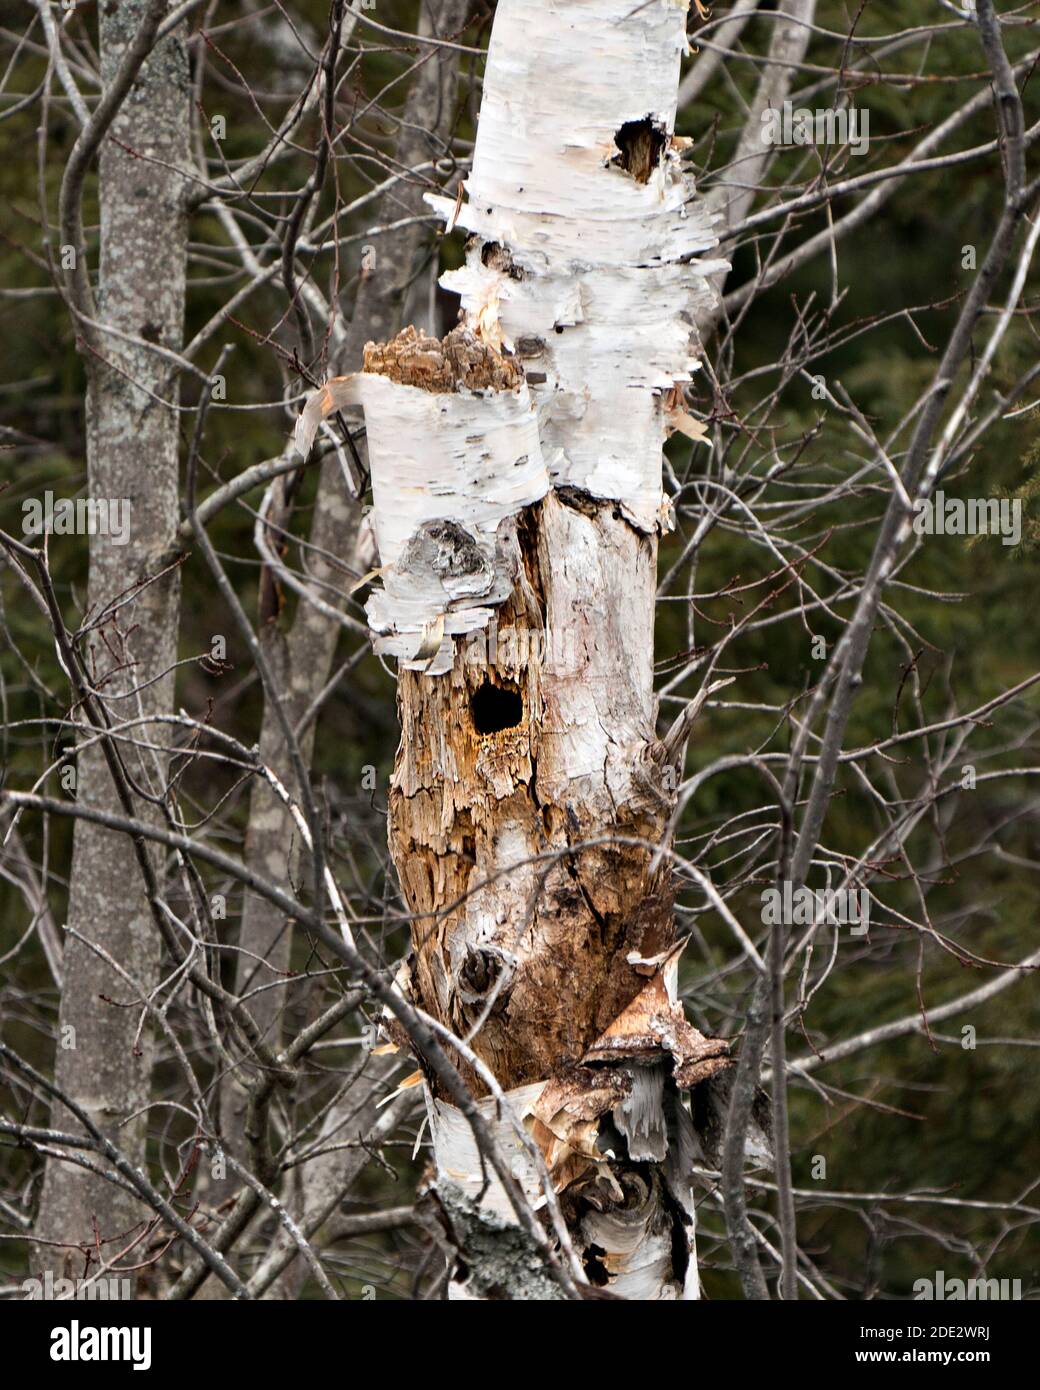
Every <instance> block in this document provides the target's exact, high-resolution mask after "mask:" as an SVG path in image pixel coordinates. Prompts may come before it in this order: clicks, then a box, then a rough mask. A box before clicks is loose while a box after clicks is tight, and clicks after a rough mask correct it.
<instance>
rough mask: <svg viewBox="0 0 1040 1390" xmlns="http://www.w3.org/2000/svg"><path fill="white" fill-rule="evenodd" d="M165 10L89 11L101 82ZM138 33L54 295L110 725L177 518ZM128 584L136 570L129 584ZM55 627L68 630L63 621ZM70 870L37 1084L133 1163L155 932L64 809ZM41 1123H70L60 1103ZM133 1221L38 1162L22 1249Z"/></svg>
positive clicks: (176, 239) (164, 140) (148, 632)
mask: <svg viewBox="0 0 1040 1390" xmlns="http://www.w3.org/2000/svg"><path fill="white" fill-rule="evenodd" d="M165 12H166V6H165V5H163V4H161V3H158V4H157V3H156V0H151V2H150V3H146V0H123V3H120V4H118V5H102V6H101V7H100V11H99V16H98V23H99V29H100V43H101V71H102V78H103V81H104V84H105V87H106V89H107V88H110V87H111V85H112V83H113V81H114V79H115V78H116V75H117V73H118V72H119V71H120V68H121V65H122V64H123V63H124V61H125V60H126V58H127V55H128V53H130V52H131V50H132V49H133V48H134V46H135V44H136V43H138V42H141V41H142V39H143V37H144V36H146V34H147V32H148V31H149V30H150V32H151V36H152V42H154V35H155V30H156V28H157V26H158V23H159V20H160V19H161V18H163V17H164V15H165ZM152 42H150V43H149V45H148V47H149V48H151V52H150V56H148V57H147V59H146V60H145V61H144V63H143V65H142V66H141V67H140V69H139V71H138V72H137V76H136V79H135V81H134V82H133V84H132V86H131V87H130V89H129V91H128V93H127V95H126V97H125V99H124V101H123V103H122V106H121V108H120V109H119V113H118V115H116V117H115V119H114V121H113V123H112V125H111V128H110V130H109V131H108V136H107V138H105V139H104V140H103V143H102V145H101V148H100V155H99V174H98V201H99V206H100V216H101V243H100V253H99V264H98V283H97V300H96V306H95V304H94V303H93V293H92V292H91V290H90V288H89V281H88V279H87V275H88V268H87V266H86V264H85V259H86V257H85V247H84V246H83V245H82V244H81V245H77V246H76V247H75V255H76V261H77V265H76V267H75V268H74V270H75V271H79V272H81V273H82V279H81V280H80V282H79V289H80V293H79V295H77V294H76V293H75V292H73V294H72V301H73V305H74V310H75V309H79V310H80V311H81V312H82V313H84V314H88V315H90V317H91V318H92V319H93V320H94V323H95V324H96V325H97V326H96V327H95V326H93V325H92V324H91V322H90V321H89V320H88V319H87V318H85V317H79V315H78V314H77V315H76V317H75V319H74V327H75V330H76V333H77V336H78V337H79V338H80V339H81V341H82V342H85V344H86V345H87V346H86V351H85V352H84V357H85V360H86V363H87V374H88V394H87V406H86V410H87V470H88V491H89V495H90V496H91V497H92V498H95V499H113V500H119V501H120V502H123V503H126V504H129V539H128V540H127V543H126V544H125V545H117V544H115V542H114V541H113V539H112V537H111V536H108V535H102V534H97V535H93V536H91V539H90V574H89V582H88V587H87V612H88V614H89V620H90V621H92V622H93V623H94V624H95V625H96V626H95V627H94V630H93V632H92V633H91V634H90V635H89V636H88V637H87V639H86V641H85V643H84V644H83V646H82V647H81V652H82V654H83V656H84V657H85V658H86V661H87V667H88V670H89V671H90V676H91V678H92V680H93V681H94V684H95V688H96V689H97V690H98V691H99V692H100V695H101V698H102V701H103V703H104V706H105V708H106V709H107V711H108V715H109V718H110V721H111V723H112V724H114V725H117V724H119V723H121V722H123V721H125V720H134V719H139V718H145V719H147V718H148V717H149V716H151V715H156V714H163V713H169V711H170V710H171V708H172V702H173V667H174V663H175V661H176V657H177V623H178V611H179V592H180V591H179V581H178V578H177V574H176V571H175V570H174V571H172V572H169V573H167V574H166V576H165V577H163V578H161V579H157V580H156V579H154V576H155V574H156V573H157V571H158V569H159V568H160V566H159V565H158V564H157V558H158V557H159V556H162V555H163V554H164V553H166V552H169V550H170V547H171V545H172V543H173V541H174V538H175V535H176V530H177V524H178V520H179V517H178V504H177V497H178V476H177V474H178V437H179V422H178V416H177V412H176V410H175V409H173V408H171V405H170V404H169V402H173V403H175V402H176V399H177V368H176V366H171V363H170V362H169V360H168V359H165V358H164V357H162V356H160V355H159V354H158V353H157V352H155V351H153V350H152V348H151V347H150V346H148V344H150V343H154V344H156V345H157V346H159V347H161V348H165V349H173V350H176V349H177V348H179V347H180V345H181V340H182V332H183V318H184V291H185V265H186V250H187V240H186V238H187V221H186V217H185V212H184V204H183V194H184V179H183V176H182V175H181V174H180V173H178V172H177V170H178V169H184V168H186V167H187V162H188V122H189V111H190V82H189V71H188V56H187V49H186V46H185V43H184V36H183V30H182V29H178V30H175V31H174V32H173V33H172V34H171V35H170V36H169V37H167V38H165V39H164V40H163V41H162V42H160V43H159V44H158V45H155V46H154V48H152ZM146 51H147V50H146ZM96 119H97V117H96V116H95V120H96ZM73 158H75V156H73ZM71 162H72V161H70V163H71ZM63 200H64V190H63ZM84 286H86V288H85V289H84V288H83V287H84ZM106 329H111V330H113V332H107V331H105V330H106ZM116 334H121V335H129V336H130V337H132V338H133V339H135V340H137V341H136V342H130V341H128V340H127V337H126V336H116ZM142 340H143V341H142ZM146 580H149V581H152V582H149V583H148V584H147V585H145V586H144V587H141V588H139V589H138V588H137V587H136V586H137V585H140V584H142V582H143V581H146ZM126 599H129V600H130V601H128V602H124V601H123V600H126ZM117 600H118V601H120V602H119V606H118V607H117V608H114V609H110V606H111V605H115V604H116V603H117ZM66 621H67V622H68V623H69V625H70V626H73V625H74V619H73V618H72V616H71V615H70V616H68V617H67V619H66ZM132 736H133V737H134V738H137V739H139V740H141V741H142V742H143V743H148V744H151V745H153V748H151V749H148V750H146V749H145V748H144V747H140V748H135V747H134V746H133V745H131V744H127V743H122V744H121V745H120V747H121V753H122V759H123V762H124V765H125V767H126V768H127V771H128V773H129V776H130V778H131V779H132V781H133V783H134V784H136V785H137V786H138V787H140V788H142V789H144V790H146V791H147V792H148V794H149V795H151V796H161V795H163V794H164V790H165V782H166V767H165V759H164V758H163V757H162V756H161V755H160V754H158V753H156V752H155V751H154V745H160V746H161V745H162V743H163V742H164V737H163V731H162V727H161V726H159V725H148V724H144V725H141V726H139V727H138V728H137V729H136V730H135V731H133V734H132ZM81 741H82V742H83V743H84V744H85V748H84V751H83V752H82V753H81V754H80V755H79V758H78V763H77V785H76V795H77V798H78V799H79V801H80V802H81V803H82V804H84V805H89V806H90V807H92V808H96V809H100V810H102V811H107V812H112V813H115V814H118V813H119V812H120V811H121V810H122V809H123V808H122V806H121V803H120V801H119V798H118V796H117V794H116V790H115V786H114V784H113V781H112V775H111V773H110V771H109V768H108V766H107V765H106V761H105V758H104V756H103V753H102V751H101V748H100V746H99V743H98V741H97V739H96V738H94V739H90V738H89V731H88V729H87V728H86V727H84V728H83V730H82V734H81ZM135 810H136V813H137V814H139V815H140V816H141V817H142V818H144V819H145V820H154V819H156V817H157V814H158V813H157V812H156V810H155V808H154V807H150V806H148V805H147V803H145V802H144V801H142V800H140V799H138V803H137V806H136V808H135ZM158 862H159V861H158V859H156V863H157V864H158ZM70 880H71V893H70V900H69V909H68V914H69V915H68V927H69V935H68V936H67V938H66V943H65V954H64V989H63V992H62V997H61V1014H60V1025H61V1026H60V1032H59V1037H60V1039H61V1043H60V1045H59V1048H58V1051H57V1054H56V1060H55V1079H56V1082H57V1085H58V1087H59V1088H60V1089H61V1090H62V1091H64V1092H65V1093H66V1094H68V1095H69V1096H71V1097H72V1098H74V1099H75V1100H76V1101H78V1102H79V1104H80V1105H81V1106H82V1107H83V1108H84V1109H85V1110H86V1111H87V1112H88V1114H89V1115H90V1116H91V1118H92V1119H93V1120H94V1122H95V1123H96V1124H97V1126H98V1127H99V1129H100V1130H101V1131H102V1132H103V1133H104V1134H105V1135H106V1136H108V1137H110V1138H112V1139H113V1140H114V1141H115V1142H116V1143H117V1144H118V1145H119V1146H120V1147H121V1148H122V1149H123V1151H124V1153H125V1154H126V1155H127V1157H128V1158H130V1160H131V1161H132V1162H133V1163H135V1164H141V1163H142V1162H143V1159H144V1146H145V1128H146V1118H147V1117H146V1115H145V1114H143V1113H141V1110H142V1107H143V1106H146V1105H147V1103H148V1099H149V1078H150V1074H151V1064H152V1048H151V1045H150V1032H149V1027H147V1026H146V1027H144V1028H143V1029H142V1028H140V1022H141V1010H142V1007H143V1004H142V999H143V998H144V996H146V995H147V994H148V993H149V992H151V991H152V990H153V989H154V988H155V985H156V983H157V980H158V970H159V941H158V938H157V935H156V931H155V924H154V922H153V920H152V918H151V915H150V913H149V907H148V901H147V898H146V895H145V888H144V884H143V882H142V879H141V874H140V871H139V868H138V864H137V861H136V857H135V853H134V846H133V842H132V840H131V839H130V837H129V836H126V835H123V834H118V833H115V832H111V831H108V830H105V829H102V828H101V827H100V826H98V825H96V824H92V823H91V822H89V821H87V820H77V822H76V828H75V837H74V844H73V858H72V871H71V875H70ZM72 933H75V935H73V934H72ZM106 957H107V959H106ZM110 961H114V962H116V963H117V964H118V965H119V966H120V967H121V968H122V971H124V972H125V974H120V973H118V972H117V970H116V969H114V968H113V966H112V965H111V964H110V963H109V962H110ZM128 981H132V982H133V983H132V985H131V984H130V983H129V982H128ZM139 1034H140V1035H139ZM131 1116H132V1117H133V1118H132V1120H131V1122H130V1123H129V1124H127V1123H126V1121H127V1119H128V1117H131ZM52 1123H53V1125H54V1126H55V1127H56V1128H59V1129H66V1130H67V1129H73V1130H74V1129H76V1128H77V1122H76V1121H75V1120H74V1119H73V1118H72V1117H71V1115H69V1114H67V1113H66V1112H65V1110H64V1108H63V1107H61V1106H60V1105H59V1106H58V1107H57V1111H56V1113H55V1114H54V1115H53V1116H52ZM141 1220H142V1208H141V1207H140V1205H139V1204H138V1203H137V1201H136V1200H135V1199H134V1197H133V1196H132V1195H130V1194H128V1193H127V1192H126V1191H125V1190H124V1189H123V1188H122V1187H117V1186H115V1185H114V1184H112V1183H111V1182H107V1181H105V1180H103V1179H100V1178H98V1177H97V1176H95V1175H94V1174H92V1173H90V1172H89V1171H87V1170H85V1169H83V1168H79V1167H75V1166H73V1165H72V1164H68V1163H61V1162H60V1161H58V1160H56V1159H48V1161H47V1165H46V1172H45V1176H44V1184H43V1192H42V1196H41V1201H40V1207H39V1214H38V1218H37V1224H36V1228H35V1235H36V1236H37V1237H38V1238H40V1239H41V1240H43V1241H50V1242H54V1243H55V1245H54V1246H53V1247H48V1246H46V1245H41V1246H40V1247H39V1249H40V1251H41V1254H40V1257H39V1258H40V1260H41V1261H42V1262H43V1263H44V1264H46V1263H48V1262H49V1263H50V1264H51V1266H52V1267H53V1268H55V1269H58V1270H60V1269H62V1268H63V1266H64V1265H65V1264H66V1262H69V1261H72V1262H73V1264H74V1267H75V1270H76V1272H77V1273H81V1272H82V1269H83V1259H82V1255H75V1257H74V1252H73V1251H72V1250H71V1249H70V1248H69V1247H70V1245H71V1243H72V1242H84V1243H85V1248H86V1249H91V1248H93V1249H95V1250H96V1249H99V1248H100V1251H101V1253H102V1255H103V1256H104V1258H106V1259H110V1258H112V1257H113V1256H115V1255H117V1254H118V1253H119V1251H120V1250H122V1249H123V1248H124V1247H127V1246H130V1244H131V1242H132V1240H133V1237H134V1235H135V1234H136V1233H137V1232H138V1231H139V1230H140V1229H141V1228H140V1226H139V1225H138V1226H137V1228H136V1230H135V1223H140V1222H141ZM97 1242H100V1246H98V1244H97ZM62 1247H65V1248H64V1249H63V1248H62ZM73 1257H74V1258H73ZM133 1262H134V1261H133V1260H132V1259H130V1260H128V1263H133Z"/></svg>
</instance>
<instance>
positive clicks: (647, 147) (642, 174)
mask: <svg viewBox="0 0 1040 1390" xmlns="http://www.w3.org/2000/svg"><path fill="white" fill-rule="evenodd" d="M614 144H615V145H616V146H617V148H618V150H619V151H620V153H619V154H617V155H615V156H614V158H613V160H612V161H611V162H612V163H613V164H616V165H617V166H618V168H619V169H624V171H625V173H626V174H631V175H632V177H633V178H634V179H635V181H636V183H649V182H650V175H651V174H652V173H653V171H654V169H655V168H656V167H657V165H658V164H660V162H661V156H662V155H663V154H664V151H665V147H666V146H667V144H668V135H667V133H666V132H665V131H664V130H662V129H660V127H659V126H657V125H655V124H654V121H653V118H652V117H650V116H644V117H643V119H642V120H641V121H626V122H625V123H624V125H622V126H621V127H620V129H619V130H618V132H617V134H616V135H615V136H614Z"/></svg>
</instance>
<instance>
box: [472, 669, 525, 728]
mask: <svg viewBox="0 0 1040 1390" xmlns="http://www.w3.org/2000/svg"><path fill="white" fill-rule="evenodd" d="M470 708H471V709H472V711H473V725H474V728H475V729H476V731H477V733H478V734H500V733H501V732H502V731H503V729H515V728H516V726H517V725H518V724H519V723H520V721H521V719H523V717H524V702H523V700H522V699H521V698H520V696H519V695H518V694H517V692H516V691H515V690H504V689H503V688H502V687H501V686H500V685H492V684H491V682H490V681H485V682H484V684H483V685H482V686H481V687H480V688H479V689H478V690H476V691H474V693H473V700H472V703H471V705H470Z"/></svg>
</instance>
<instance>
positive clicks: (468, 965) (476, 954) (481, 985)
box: [462, 951, 499, 994]
mask: <svg viewBox="0 0 1040 1390" xmlns="http://www.w3.org/2000/svg"><path fill="white" fill-rule="evenodd" d="M462 973H463V975H464V976H465V979H466V983H467V984H468V985H469V987H470V989H472V990H473V992H474V993H475V994H487V992H488V990H490V989H491V987H492V986H493V985H494V983H495V981H496V980H497V979H498V973H499V961H498V960H497V959H496V958H495V957H494V956H493V955H491V953H490V952H489V951H472V952H471V953H470V954H469V955H468V956H467V957H466V962H465V964H464V965H463V967H462Z"/></svg>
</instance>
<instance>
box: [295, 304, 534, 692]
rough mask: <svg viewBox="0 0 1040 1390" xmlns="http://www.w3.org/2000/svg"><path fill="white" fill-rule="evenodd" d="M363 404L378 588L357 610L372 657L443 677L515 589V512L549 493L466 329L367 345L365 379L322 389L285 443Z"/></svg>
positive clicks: (521, 407)
mask: <svg viewBox="0 0 1040 1390" xmlns="http://www.w3.org/2000/svg"><path fill="white" fill-rule="evenodd" d="M357 405H360V406H362V407H363V409H364V412H365V422H366V428H367V434H368V454H369V462H370V466H371V470H372V495H373V510H372V527H373V531H374V534H375V540H376V544H377V546H378V550H379V557H380V562H381V564H380V574H381V577H382V581H383V587H382V589H380V590H376V591H375V592H374V593H373V594H372V596H371V597H370V599H369V601H368V604H367V612H368V619H369V624H370V626H371V628H372V630H373V632H374V633H375V634H376V641H375V649H376V651H378V652H381V653H384V654H386V655H389V656H394V657H397V658H398V659H399V660H400V661H401V662H402V663H403V664H404V665H405V666H406V667H408V668H410V669H417V670H423V671H425V672H426V673H427V674H428V675H442V674H443V673H444V672H445V671H448V670H450V669H451V665H452V662H453V660H454V654H455V643H454V640H453V639H454V638H456V637H458V636H460V635H462V634H465V633H470V632H473V631H475V630H477V629H479V628H482V627H486V626H487V624H488V622H489V620H490V618H491V615H492V612H493V610H494V608H495V607H496V606H498V605H500V604H501V603H503V602H504V601H505V600H506V599H507V598H508V597H509V594H510V592H511V590H512V587H513V581H514V578H515V575H516V570H517V567H518V564H519V559H518V554H517V546H516V538H515V528H514V527H513V526H512V524H511V523H512V519H513V518H514V517H515V516H516V514H517V513H518V512H520V511H522V510H523V508H525V507H527V506H529V505H530V504H531V503H533V502H536V501H538V499H539V498H541V497H542V496H544V494H545V492H546V490H547V488H548V475H547V473H546V469H545V464H544V462H543V460H542V451H541V445H540V443H539V439H538V429H537V422H536V418H535V414H534V411H533V409H532V406H531V400H530V397H529V395H528V391H527V386H526V384H525V383H524V380H523V374H522V372H521V371H520V369H519V367H518V366H517V365H516V364H515V363H514V362H512V361H511V360H510V359H508V358H505V357H502V356H501V355H500V354H499V353H497V352H496V351H495V350H494V349H493V348H491V347H489V346H488V345H487V344H485V343H483V342H482V341H481V340H480V339H479V338H478V337H477V336H476V335H475V334H473V333H471V332H470V331H469V330H467V329H464V328H459V329H455V330H454V331H453V332H452V333H450V334H449V335H448V336H447V337H446V338H445V339H444V340H443V342H441V341H439V340H437V339H434V338H427V337H425V336H423V335H420V334H418V333H417V332H416V330H415V329H414V328H409V329H406V330H405V331H404V332H403V333H402V334H400V335H399V336H398V338H395V339H394V340H393V341H392V342H390V343H385V344H373V343H370V344H369V345H368V346H367V347H366V349H365V371H363V372H358V373H355V374H354V375H352V376H349V377H337V378H333V379H332V380H331V381H327V382H326V383H325V384H324V386H322V387H321V388H320V389H319V390H318V391H317V392H316V393H315V394H314V396H312V397H311V399H310V400H309V401H308V403H307V405H306V406H305V408H304V410H303V413H302V414H301V416H300V418H299V420H298V422H297V426H296V435H295V441H296V446H297V448H298V449H299V451H300V452H301V453H302V454H303V455H304V456H306V454H307V453H308V452H309V450H310V448H311V445H312V444H313V441H314V436H315V434H316V432H317V429H318V428H319V425H320V423H321V421H322V420H323V419H325V418H327V417H328V416H329V415H330V414H332V413H334V412H335V411H337V410H340V409H342V408H344V407H345V406H357Z"/></svg>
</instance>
